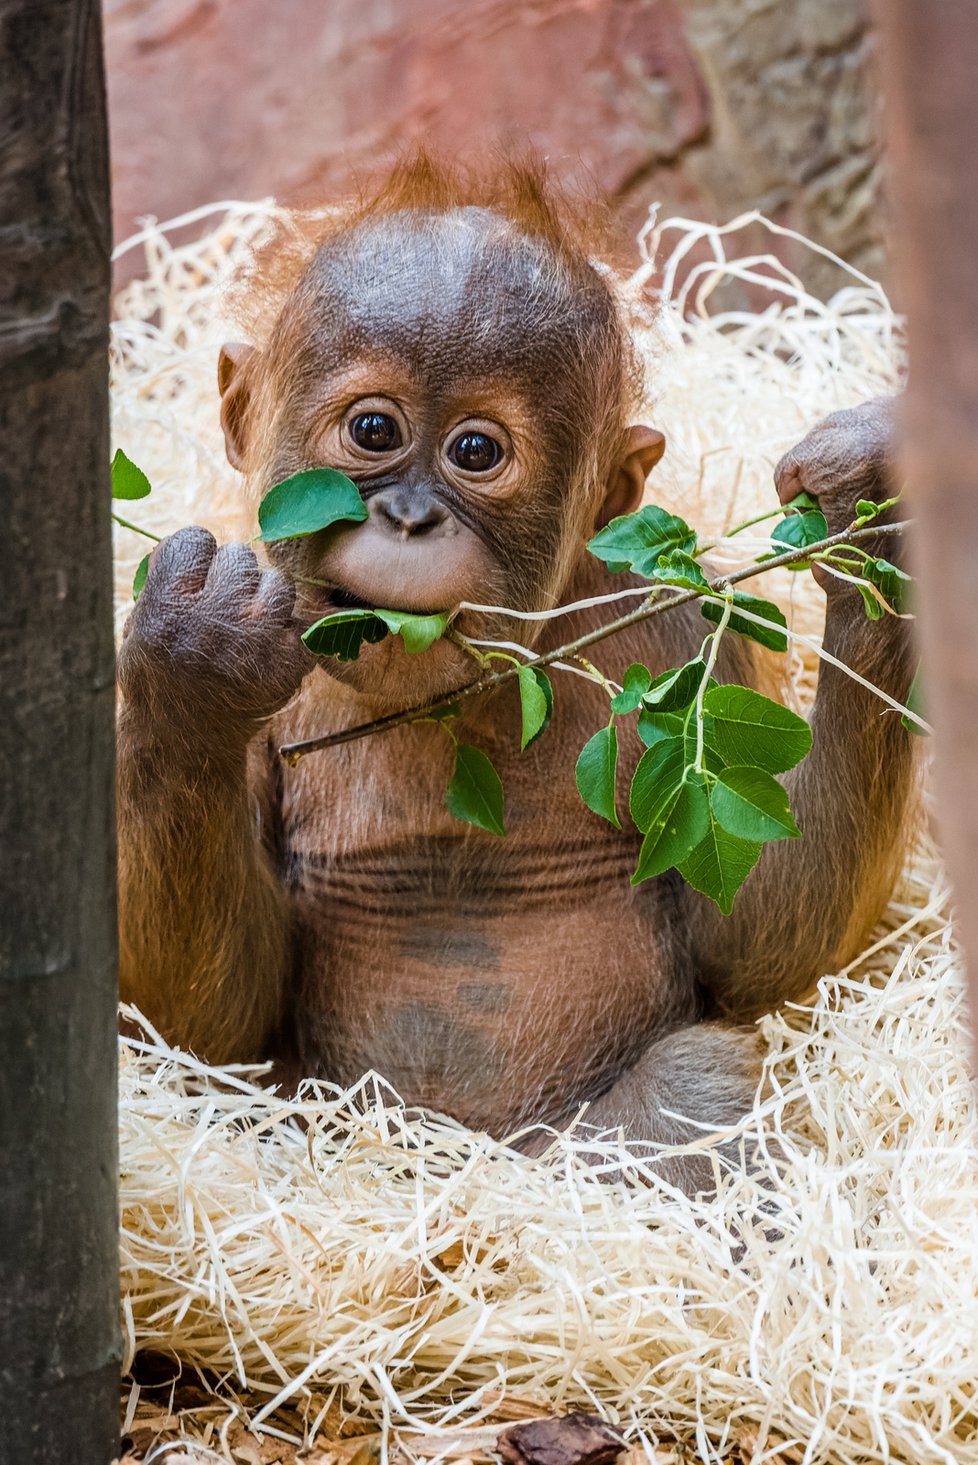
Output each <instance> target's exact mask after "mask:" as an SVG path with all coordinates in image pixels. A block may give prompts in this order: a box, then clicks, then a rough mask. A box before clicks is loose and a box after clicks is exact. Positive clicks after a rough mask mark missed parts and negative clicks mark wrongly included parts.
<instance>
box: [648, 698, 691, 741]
mask: <svg viewBox="0 0 978 1465" xmlns="http://www.w3.org/2000/svg"><path fill="white" fill-rule="evenodd" d="M685 724H686V719H685V718H684V717H682V716H681V715H680V714H679V713H677V712H658V711H655V712H653V710H652V708H651V707H643V708H642V710H641V712H640V713H639V715H638V735H639V737H640V738H641V739H642V742H643V743H644V744H645V746H646V747H647V748H654V747H655V745H656V743H661V742H662V741H663V739H665V738H681V737H682V735H683V728H684V727H685Z"/></svg>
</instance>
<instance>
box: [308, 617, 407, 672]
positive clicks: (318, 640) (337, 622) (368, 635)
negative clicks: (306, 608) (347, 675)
mask: <svg viewBox="0 0 978 1465" xmlns="http://www.w3.org/2000/svg"><path fill="white" fill-rule="evenodd" d="M386 635H387V627H386V626H385V625H384V622H383V621H382V620H380V618H379V617H378V616H375V615H374V613H373V611H372V610H338V611H335V612H334V613H333V614H332V615H328V616H324V617H323V619H322V620H321V621H317V622H316V623H315V625H313V626H310V627H309V629H308V631H303V633H302V639H303V641H305V643H306V645H307V646H308V647H309V650H310V651H313V652H315V654H316V655H317V656H335V658H336V660H337V661H356V659H357V657H358V656H359V655H360V649H361V647H362V646H363V643H364V641H367V642H369V643H370V644H371V645H373V644H375V643H376V642H377V641H383V639H384V637H385V636H386Z"/></svg>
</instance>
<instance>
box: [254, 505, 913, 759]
mask: <svg viewBox="0 0 978 1465" xmlns="http://www.w3.org/2000/svg"><path fill="white" fill-rule="evenodd" d="M906 528H907V521H902V522H901V523H899V524H872V525H868V526H867V527H866V528H863V529H856V528H853V527H852V526H851V525H850V527H849V528H848V529H842V530H840V531H839V533H838V534H830V535H829V536H828V538H826V539H822V540H820V541H818V542H817V543H816V544H810V545H808V546H807V548H806V549H805V551H804V552H803V553H801V554H799V552H798V549H797V548H793V549H788V550H786V551H785V553H784V554H779V555H775V556H774V557H773V558H772V559H769V560H763V561H761V562H759V563H755V564H752V565H746V566H745V567H744V568H743V569H742V570H734V571H733V572H732V573H731V574H728V575H721V576H718V577H717V579H716V580H715V581H713V582H711V584H710V585H709V586H708V587H707V588H706V589H700V588H697V589H693V590H681V591H679V593H678V594H674V595H672V596H671V598H669V599H668V600H663V599H660V598H659V597H660V596H661V595H662V594H663V592H664V591H668V590H672V589H673V588H674V587H672V586H669V585H650V587H649V595H648V597H647V599H646V600H645V601H643V603H642V604H641V605H640V606H639V608H638V609H637V610H633V611H629V612H628V614H627V615H623V616H619V617H618V618H617V620H614V621H609V622H608V624H607V625H604V626H599V627H598V629H597V630H595V631H588V632H587V633H586V634H585V635H583V636H578V637H577V639H576V640H574V641H570V642H568V643H567V644H566V645H564V646H558V647H556V649H555V650H553V651H546V652H544V653H543V654H542V655H540V656H536V657H534V658H533V659H532V660H531V661H528V662H524V663H523V664H524V665H525V666H541V667H542V666H549V665H550V664H551V662H554V661H567V660H569V659H572V658H576V657H577V655H578V653H579V652H581V651H584V650H585V649H586V648H587V647H588V646H594V645H596V644H597V642H598V641H604V640H606V639H607V637H608V636H614V635H617V634H618V632H619V631H625V630H628V629H630V628H631V627H632V626H637V625H640V624H641V623H642V622H643V621H648V620H651V619H652V618H653V616H657V615H661V614H662V613H663V612H664V611H668V610H675V609H676V607H677V606H680V605H688V604H689V603H690V602H691V601H693V600H702V599H703V597H704V596H707V595H709V596H713V597H716V596H722V597H723V598H724V599H726V597H727V593H728V590H729V587H730V586H731V585H735V584H738V583H739V582H740V581H741V580H749V579H751V578H753V576H755V575H763V574H765V573H766V572H767V571H768V570H776V569H779V568H780V567H781V566H782V565H796V564H803V563H805V562H807V561H809V560H811V559H813V558H814V557H815V556H817V555H819V554H821V553H823V552H824V551H825V550H828V549H834V548H835V547H836V545H839V544H853V543H856V542H858V541H859V540H861V539H872V538H874V537H875V536H876V535H879V534H884V535H885V534H898V533H901V532H902V531H903V530H904V529H906ZM778 629H782V628H781V627H779V628H778ZM519 670H520V669H519V667H518V666H512V667H507V668H506V670H505V671H500V672H494V673H492V675H488V676H486V675H484V676H481V677H479V678H478V679H477V680H476V681H474V682H469V683H468V684H467V685H466V686H464V687H458V688H456V689H455V691H453V692H448V693H446V694H445V696H443V697H439V698H438V699H437V700H436V701H435V702H430V703H424V704H421V705H419V706H416V707H408V708H405V710H404V711H403V712H390V713H388V714H387V715H386V716H385V717H376V718H373V719H372V720H371V721H370V722H362V723H359V724H357V726H356V727H348V728H343V729H341V730H340V731H339V732H332V733H323V734H322V735H321V736H320V737H318V738H303V739H302V741H300V742H296V743H284V744H283V745H282V747H280V748H279V753H280V754H281V756H282V757H283V758H284V759H285V761H286V762H287V763H289V764H290V765H291V766H292V767H294V766H295V765H296V764H297V763H298V762H299V760H300V758H304V757H305V756H306V754H307V753H315V752H318V751H319V750H320V749H322V748H335V747H338V746H339V744H341V743H352V742H356V741H357V740H358V739H359V738H365V737H369V736H370V735H372V734H373V733H381V732H390V731H391V729H392V728H395V727H403V725H404V724H405V723H407V722H417V721H418V720H419V719H420V718H422V717H425V716H427V715H428V714H429V713H431V712H432V711H436V710H438V709H440V708H442V707H449V706H451V704H452V703H453V702H461V701H464V700H465V699H466V698H468V697H477V696H481V695H482V693H484V692H490V691H494V690H495V688H496V687H498V686H501V685H502V683H503V682H508V681H512V679H513V678H514V677H516V676H518V675H519Z"/></svg>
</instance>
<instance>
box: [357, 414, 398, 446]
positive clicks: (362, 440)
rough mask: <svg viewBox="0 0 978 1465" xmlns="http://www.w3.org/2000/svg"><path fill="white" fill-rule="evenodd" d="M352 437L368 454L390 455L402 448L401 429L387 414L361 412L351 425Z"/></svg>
mask: <svg viewBox="0 0 978 1465" xmlns="http://www.w3.org/2000/svg"><path fill="white" fill-rule="evenodd" d="M350 436H351V437H352V439H353V441H354V442H355V443H356V445H357V447H358V448H363V450H364V452H366V453H389V452H390V451H391V449H392V448H399V447H400V446H401V429H400V428H399V427H398V425H397V423H396V421H395V420H394V418H393V417H391V416H389V415H388V413H386V412H361V413H360V414H359V416H357V417H354V419H353V421H352V422H351V423H350Z"/></svg>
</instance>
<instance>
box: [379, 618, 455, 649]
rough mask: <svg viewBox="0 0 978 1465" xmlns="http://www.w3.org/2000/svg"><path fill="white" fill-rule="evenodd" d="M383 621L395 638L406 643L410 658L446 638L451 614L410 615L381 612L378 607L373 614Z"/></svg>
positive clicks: (405, 647) (405, 646)
mask: <svg viewBox="0 0 978 1465" xmlns="http://www.w3.org/2000/svg"><path fill="white" fill-rule="evenodd" d="M373 614H374V615H376V616H377V617H378V619H379V620H382V621H383V623H384V625H385V626H386V627H387V629H388V630H389V631H392V632H393V633H394V635H395V636H400V638H401V640H402V641H403V642H404V650H405V651H406V652H407V653H408V655H409V656H417V655H418V653H419V652H421V651H427V649H428V647H429V646H431V645H432V644H433V643H434V642H435V641H437V640H439V638H440V637H442V636H444V634H445V632H446V630H447V629H448V617H449V612H448V611H443V612H439V613H438V614H437V615H409V614H408V612H407V611H403V610H381V609H380V607H379V606H378V607H377V609H376V610H375V611H374V612H373Z"/></svg>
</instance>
